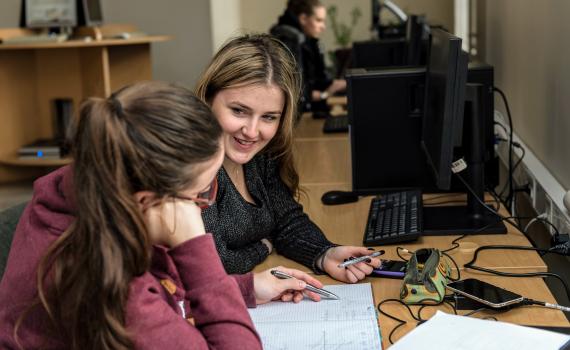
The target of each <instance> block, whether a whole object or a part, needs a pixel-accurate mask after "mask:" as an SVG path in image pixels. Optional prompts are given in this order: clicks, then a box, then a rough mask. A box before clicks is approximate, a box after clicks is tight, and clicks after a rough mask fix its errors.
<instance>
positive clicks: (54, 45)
mask: <svg viewBox="0 0 570 350" xmlns="http://www.w3.org/2000/svg"><path fill="white" fill-rule="evenodd" d="M171 39H172V37H170V36H168V35H152V36H141V37H135V38H130V39H103V40H73V39H72V40H66V41H63V42H44V43H42V42H35V43H26V44H0V50H23V49H65V48H82V47H101V46H119V45H136V44H148V43H151V42H159V41H168V40H171Z"/></svg>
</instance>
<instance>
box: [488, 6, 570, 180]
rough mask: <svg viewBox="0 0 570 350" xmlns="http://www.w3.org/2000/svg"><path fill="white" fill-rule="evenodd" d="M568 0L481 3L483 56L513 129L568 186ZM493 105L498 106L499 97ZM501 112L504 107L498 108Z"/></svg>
mask: <svg viewBox="0 0 570 350" xmlns="http://www.w3.org/2000/svg"><path fill="white" fill-rule="evenodd" d="M569 13H570V1H567V0H545V1H541V2H536V1H531V0H502V1H496V0H491V1H487V3H486V17H485V22H486V28H485V33H486V38H485V40H486V45H485V52H486V60H487V61H488V62H489V63H491V64H493V65H494V66H495V85H497V86H498V87H499V88H501V89H502V90H503V91H504V92H505V93H506V95H507V97H508V99H509V104H510V108H511V112H512V114H513V119H514V129H515V132H516V133H517V134H518V135H519V136H520V137H521V138H522V139H523V141H524V142H525V143H526V144H527V146H529V147H530V148H531V149H532V151H533V152H534V153H535V154H536V156H537V157H538V158H539V159H540V160H541V161H542V162H543V163H544V164H545V166H546V167H547V168H548V169H549V170H550V171H551V172H552V173H553V175H554V176H555V177H556V178H557V179H558V181H560V182H561V183H562V185H563V186H564V187H565V188H567V189H568V188H570V157H569V156H568V154H569V150H570V137H569V135H570V66H569V65H568V62H570V45H569V41H568V33H570V21H568V14H569ZM495 106H497V108H498V109H500V110H502V111H504V110H505V109H504V107H503V104H502V102H501V101H499V100H496V104H495ZM503 114H505V116H506V113H503Z"/></svg>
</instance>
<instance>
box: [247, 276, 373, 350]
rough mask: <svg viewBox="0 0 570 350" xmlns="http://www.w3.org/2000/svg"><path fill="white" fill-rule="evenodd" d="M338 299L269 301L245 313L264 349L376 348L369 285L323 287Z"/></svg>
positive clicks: (364, 349)
mask: <svg viewBox="0 0 570 350" xmlns="http://www.w3.org/2000/svg"><path fill="white" fill-rule="evenodd" d="M324 288H325V289H326V290H328V291H331V292H333V293H335V294H336V295H338V296H339V297H340V300H328V299H323V300H321V301H320V302H314V301H311V300H308V299H305V300H303V301H301V302H300V303H298V304H295V303H282V302H272V303H269V304H265V305H259V306H258V307H257V308H255V309H250V310H249V314H250V315H251V318H252V319H253V323H254V324H255V327H256V328H257V331H258V332H259V335H260V336H261V341H262V343H263V348H264V349H266V350H272V349H279V350H301V349H322V350H327V349H335V350H344V349H361V350H366V349H380V348H381V345H380V344H381V340H380V329H379V328H378V319H377V316H376V308H375V307H374V301H373V299H372V290H371V286H370V283H363V284H352V285H330V286H325V287H324Z"/></svg>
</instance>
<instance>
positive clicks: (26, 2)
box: [20, 0, 77, 28]
mask: <svg viewBox="0 0 570 350" xmlns="http://www.w3.org/2000/svg"><path fill="white" fill-rule="evenodd" d="M76 25H77V8H76V0H51V1H44V0H22V7H21V12H20V27H25V28H65V27H74V26H76Z"/></svg>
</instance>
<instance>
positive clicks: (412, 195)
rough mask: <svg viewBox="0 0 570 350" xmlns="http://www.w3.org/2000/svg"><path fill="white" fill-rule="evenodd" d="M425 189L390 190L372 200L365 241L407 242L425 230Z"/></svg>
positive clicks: (382, 242)
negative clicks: (422, 213)
mask: <svg viewBox="0 0 570 350" xmlns="http://www.w3.org/2000/svg"><path fill="white" fill-rule="evenodd" d="M421 208H422V193H421V191H420V190H408V191H400V192H391V193H386V194H384V195H382V196H379V197H376V198H374V199H373V200H372V202H371V204H370V212H369V214H368V223H367V225H366V232H365V233H364V239H363V242H364V245H380V244H391V243H398V242H407V241H413V240H416V239H418V237H419V236H420V234H421V232H422V219H421Z"/></svg>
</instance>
